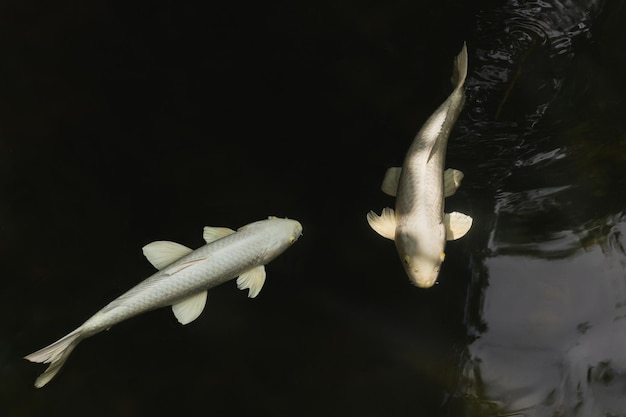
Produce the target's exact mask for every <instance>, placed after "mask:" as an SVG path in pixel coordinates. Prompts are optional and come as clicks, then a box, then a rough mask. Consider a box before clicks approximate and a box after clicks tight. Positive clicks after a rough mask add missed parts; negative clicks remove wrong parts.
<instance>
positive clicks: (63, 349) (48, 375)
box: [24, 327, 82, 388]
mask: <svg viewBox="0 0 626 417" xmlns="http://www.w3.org/2000/svg"><path fill="white" fill-rule="evenodd" d="M81 339H82V338H81V328H80V327H79V328H78V329H76V330H74V331H73V332H71V333H69V334H68V335H66V336H64V337H62V338H61V339H59V340H57V341H56V342H54V343H53V344H51V345H49V346H46V347H45V348H43V349H40V350H38V351H37V352H34V353H31V354H30V355H28V356H24V359H27V360H29V361H31V362H37V363H49V364H50V366H48V369H46V370H45V371H44V373H43V374H41V375H39V377H38V378H37V380H36V381H35V387H37V388H41V387H43V386H44V385H46V384H47V383H48V382H50V380H51V379H52V378H54V376H55V375H56V374H57V372H59V370H60V369H61V367H62V366H63V364H64V363H65V361H66V360H67V358H68V357H69V356H70V353H72V351H73V350H74V348H75V347H76V345H78V343H79V342H80V341H81Z"/></svg>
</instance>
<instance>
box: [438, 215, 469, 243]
mask: <svg viewBox="0 0 626 417" xmlns="http://www.w3.org/2000/svg"><path fill="white" fill-rule="evenodd" d="M443 221H444V224H445V226H446V239H447V240H456V239H458V238H460V237H463V236H465V234H466V233H467V232H468V231H469V229H470V228H471V227H472V222H473V220H472V218H471V217H470V216H468V215H467V214H463V213H458V212H456V211H453V212H452V213H446V214H445V215H444V217H443Z"/></svg>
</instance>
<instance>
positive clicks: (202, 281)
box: [25, 217, 302, 388]
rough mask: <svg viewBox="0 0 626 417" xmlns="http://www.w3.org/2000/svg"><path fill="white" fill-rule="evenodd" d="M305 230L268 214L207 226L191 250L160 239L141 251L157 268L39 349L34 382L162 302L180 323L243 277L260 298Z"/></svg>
mask: <svg viewBox="0 0 626 417" xmlns="http://www.w3.org/2000/svg"><path fill="white" fill-rule="evenodd" d="M301 233H302V226H301V225H300V223H298V222H297V221H295V220H289V219H279V218H276V217H270V218H269V219H268V220H261V221H258V222H254V223H250V224H248V225H246V226H243V227H241V228H240V229H239V230H238V231H236V232H235V231H234V230H231V229H228V228H223V227H205V228H204V240H205V241H206V242H207V244H206V245H204V246H202V247H200V248H198V249H196V250H191V249H189V248H187V247H185V246H183V245H180V244H178V243H174V242H167V241H157V242H152V243H150V244H148V245H146V246H144V247H143V253H144V255H145V256H146V258H148V260H149V261H150V263H152V265H154V266H155V267H156V268H157V269H159V271H158V272H156V273H155V274H154V275H152V276H150V277H149V278H147V279H145V280H144V281H142V282H140V283H139V284H137V285H136V286H135V287H133V288H131V289H130V290H129V291H127V292H126V293H124V294H122V295H121V296H119V297H118V298H116V299H115V300H113V301H112V302H111V303H109V304H108V305H107V306H105V307H104V308H103V309H101V310H100V311H98V312H97V313H96V314H94V315H93V316H92V317H91V318H90V319H88V320H87V321H86V322H84V323H83V324H82V325H81V326H80V327H78V328H77V329H76V330H74V331H73V332H71V333H69V334H68V335H66V336H65V337H63V338H61V339H59V340H58V341H56V342H54V343H53V344H51V345H50V346H47V347H45V348H43V349H41V350H39V351H37V352H35V353H31V354H30V355H28V356H26V357H25V359H28V360H29V361H31V362H39V363H49V364H50V366H49V367H48V369H46V371H45V372H44V373H43V374H41V375H40V376H39V377H38V378H37V380H36V382H35V386H36V387H37V388H41V387H42V386H44V385H46V384H47V383H48V382H50V380H51V379H52V378H54V376H55V375H56V374H57V372H59V369H61V366H63V364H64V363H65V361H66V360H67V358H68V356H69V355H70V353H71V352H72V350H74V348H75V347H76V345H78V343H79V342H80V341H82V340H83V339H86V338H88V337H90V336H93V335H95V334H96V333H99V332H101V331H103V330H106V329H108V328H110V327H111V326H113V325H115V324H117V323H120V322H122V321H124V320H126V319H129V318H131V317H134V316H136V315H138V314H141V313H144V312H146V311H150V310H154V309H157V308H160V307H166V306H172V310H173V311H174V315H175V316H176V318H177V319H178V321H179V322H180V323H182V324H187V323H190V322H192V321H193V320H195V319H196V318H197V317H198V316H199V315H200V314H201V313H202V310H203V309H204V306H205V303H206V297H207V290H208V289H210V288H213V287H215V286H218V285H220V284H222V283H224V282H226V281H229V280H231V279H234V278H235V277H239V278H238V279H237V286H238V287H239V288H240V289H249V292H248V296H249V297H256V296H257V294H258V293H259V291H261V288H262V287H263V283H264V282H265V268H264V265H266V264H267V263H268V262H270V261H271V260H273V259H274V258H276V257H277V256H278V255H280V254H281V253H282V252H283V251H285V250H286V249H287V248H288V247H289V246H290V245H291V244H292V243H294V242H295V241H296V240H297V239H298V238H299V237H300V235H301Z"/></svg>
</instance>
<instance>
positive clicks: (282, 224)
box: [239, 216, 302, 262]
mask: <svg viewBox="0 0 626 417" xmlns="http://www.w3.org/2000/svg"><path fill="white" fill-rule="evenodd" d="M243 229H246V230H254V229H257V230H259V231H260V232H261V233H262V234H263V236H264V241H265V248H264V255H263V260H264V261H265V262H269V261H271V260H273V259H274V258H276V257H277V256H278V255H280V254H281V253H282V252H284V251H285V250H286V249H287V248H288V247H289V246H291V245H292V244H293V243H295V242H296V240H298V238H299V237H300V236H302V225H301V224H300V222H298V221H296V220H293V219H287V218H284V219H283V218H278V217H274V216H270V217H269V218H268V219H267V220H260V221H258V222H254V223H250V224H247V225H245V226H243V227H242V228H240V229H239V230H243Z"/></svg>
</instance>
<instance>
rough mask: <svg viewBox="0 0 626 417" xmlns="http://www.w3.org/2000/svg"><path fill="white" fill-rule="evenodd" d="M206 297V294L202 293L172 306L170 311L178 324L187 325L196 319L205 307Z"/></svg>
mask: <svg viewBox="0 0 626 417" xmlns="http://www.w3.org/2000/svg"><path fill="white" fill-rule="evenodd" d="M206 296H207V292H206V291H202V292H201V293H198V294H194V295H192V296H191V297H187V298H185V299H184V300H182V301H180V302H178V303H176V304H174V305H172V311H173V312H174V316H176V319H177V320H178V322H179V323H180V324H189V323H191V322H192V321H194V320H195V319H197V318H198V316H200V314H202V310H204V306H205V305H206Z"/></svg>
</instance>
